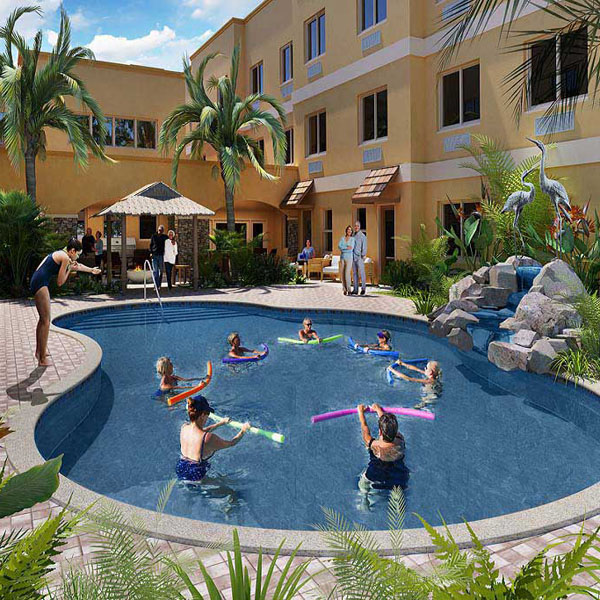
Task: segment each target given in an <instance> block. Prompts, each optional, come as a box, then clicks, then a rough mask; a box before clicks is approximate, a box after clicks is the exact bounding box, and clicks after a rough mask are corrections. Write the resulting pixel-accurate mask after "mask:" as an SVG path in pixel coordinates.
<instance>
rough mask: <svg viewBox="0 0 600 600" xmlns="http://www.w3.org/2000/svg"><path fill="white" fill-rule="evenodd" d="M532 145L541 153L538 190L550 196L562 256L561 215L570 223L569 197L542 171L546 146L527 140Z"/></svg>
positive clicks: (563, 187) (563, 189)
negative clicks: (556, 222) (556, 221)
mask: <svg viewBox="0 0 600 600" xmlns="http://www.w3.org/2000/svg"><path fill="white" fill-rule="evenodd" d="M527 139H528V140H529V141H530V142H531V143H532V144H535V145H536V146H537V147H538V148H539V149H540V150H541V151H542V161H541V163H540V188H541V190H542V192H543V193H544V194H547V195H548V196H550V200H551V201H552V205H553V206H554V212H555V213H556V218H557V220H558V253H559V255H561V254H562V231H563V215H564V216H565V217H566V218H567V220H568V221H569V222H571V216H570V215H569V212H570V210H571V203H570V202H569V196H568V194H567V190H565V186H564V185H563V184H562V183H560V182H558V181H556V180H554V179H548V178H547V177H546V171H545V170H544V164H545V162H546V146H544V144H542V142H540V141H538V140H534V139H531V138H527Z"/></svg>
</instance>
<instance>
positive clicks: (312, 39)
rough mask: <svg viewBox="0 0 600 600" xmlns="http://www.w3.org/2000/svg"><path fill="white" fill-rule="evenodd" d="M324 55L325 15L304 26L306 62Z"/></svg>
mask: <svg viewBox="0 0 600 600" xmlns="http://www.w3.org/2000/svg"><path fill="white" fill-rule="evenodd" d="M324 53H325V13H324V12H322V13H321V14H319V15H317V16H315V17H313V18H312V19H311V20H310V21H308V23H307V24H306V60H307V61H309V60H312V59H313V58H316V57H317V56H321V54H324Z"/></svg>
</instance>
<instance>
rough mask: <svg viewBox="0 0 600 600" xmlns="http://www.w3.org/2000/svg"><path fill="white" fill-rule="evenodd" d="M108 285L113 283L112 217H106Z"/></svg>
mask: <svg viewBox="0 0 600 600" xmlns="http://www.w3.org/2000/svg"><path fill="white" fill-rule="evenodd" d="M105 218H106V284H107V285H108V286H109V287H110V284H111V283H112V216H111V215H106V217H105Z"/></svg>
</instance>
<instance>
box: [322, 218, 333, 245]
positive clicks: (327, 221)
mask: <svg viewBox="0 0 600 600" xmlns="http://www.w3.org/2000/svg"><path fill="white" fill-rule="evenodd" d="M332 251H333V211H332V210H324V211H323V254H331V252H332Z"/></svg>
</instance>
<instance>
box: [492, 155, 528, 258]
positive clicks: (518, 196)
mask: <svg viewBox="0 0 600 600" xmlns="http://www.w3.org/2000/svg"><path fill="white" fill-rule="evenodd" d="M536 168H537V167H533V168H531V169H529V170H528V171H524V172H523V174H522V175H521V183H522V184H523V185H524V186H526V187H527V188H529V191H528V192H526V191H525V190H519V191H518V192H513V193H512V194H511V195H510V196H509V197H508V198H507V199H506V202H505V203H504V206H503V207H502V210H501V211H500V212H501V213H507V212H510V211H512V212H514V213H515V220H514V221H513V236H514V240H515V255H516V254H517V232H518V233H519V237H520V238H521V246H522V247H523V249H525V240H524V239H523V235H522V234H521V230H520V229H519V219H520V218H521V213H522V212H523V209H524V208H525V207H526V206H527V205H528V204H531V203H532V202H533V201H534V199H535V186H534V185H533V183H529V182H528V181H525V179H526V178H527V176H528V175H529V174H530V173H531V172H532V171H535V169H536Z"/></svg>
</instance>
